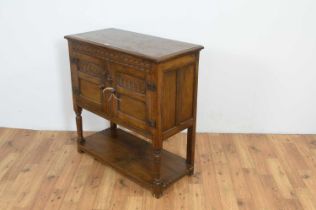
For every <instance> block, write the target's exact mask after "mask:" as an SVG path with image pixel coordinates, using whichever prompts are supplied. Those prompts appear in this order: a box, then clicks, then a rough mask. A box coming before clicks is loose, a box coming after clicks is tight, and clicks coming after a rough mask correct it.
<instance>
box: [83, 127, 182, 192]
mask: <svg viewBox="0 0 316 210" xmlns="http://www.w3.org/2000/svg"><path fill="white" fill-rule="evenodd" d="M85 140H86V141H85V143H83V144H81V145H79V149H80V150H82V151H84V152H87V153H89V154H91V155H92V156H94V157H95V158H96V159H98V160H100V161H101V162H103V163H106V164H108V165H110V166H112V167H113V168H114V169H116V170H117V171H119V172H121V173H122V174H123V175H125V176H127V177H128V178H130V179H132V180H134V181H136V182H137V183H139V184H141V185H142V186H144V187H147V188H152V186H153V181H154V174H153V164H154V162H153V149H152V145H151V144H150V143H149V142H146V141H144V140H142V139H140V138H138V137H136V136H134V135H132V134H129V133H127V132H125V131H123V130H121V129H116V130H114V131H112V130H110V129H106V130H103V131H101V132H98V133H95V134H93V135H91V136H88V137H86V138H85ZM160 173H161V180H162V183H163V184H162V186H163V188H165V187H167V186H169V185H170V184H172V183H173V182H175V181H176V180H178V179H180V178H181V177H183V176H184V175H186V174H187V173H188V171H187V165H186V160H185V159H184V158H182V157H180V156H178V155H175V154H173V153H171V152H168V151H166V150H162V153H161V172H160Z"/></svg>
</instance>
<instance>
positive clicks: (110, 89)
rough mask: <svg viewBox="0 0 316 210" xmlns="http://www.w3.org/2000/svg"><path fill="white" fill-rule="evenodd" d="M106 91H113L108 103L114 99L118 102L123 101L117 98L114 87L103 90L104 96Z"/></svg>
mask: <svg viewBox="0 0 316 210" xmlns="http://www.w3.org/2000/svg"><path fill="white" fill-rule="evenodd" d="M106 91H111V95H110V97H109V98H108V101H110V100H112V98H114V99H115V100H117V101H121V99H119V98H118V97H117V96H116V90H115V88H113V87H106V88H104V89H103V90H102V93H103V94H104V93H105V92H106Z"/></svg>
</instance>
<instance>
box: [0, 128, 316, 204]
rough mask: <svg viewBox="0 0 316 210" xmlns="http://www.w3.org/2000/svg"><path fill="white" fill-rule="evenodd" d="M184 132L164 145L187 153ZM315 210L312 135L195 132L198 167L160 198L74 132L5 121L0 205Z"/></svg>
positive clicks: (0, 139)
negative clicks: (100, 158)
mask: <svg viewBox="0 0 316 210" xmlns="http://www.w3.org/2000/svg"><path fill="white" fill-rule="evenodd" d="M185 146H186V141H185V135H184V134H178V135H176V136H174V137H172V138H170V139H169V140H167V141H166V142H165V143H164V147H165V148H166V149H168V150H170V151H172V152H175V153H178V154H179V155H182V156H183V157H184V156H185ZM9 209H14V210H22V209H36V210H37V209H39V210H42V209H54V210H55V209H65V210H70V209H75V210H79V209H83V210H91V209H94V210H108V209H114V210H116V209H117V210H125V209H131V210H142V209H144V210H180V209H188V210H195V209H196V210H203V209H210V210H215V209H216V210H219V209H225V210H226V209H251V210H257V209H267V210H270V209H271V210H272V209H282V210H283V209H284V210H285V209H308V210H311V209H316V136H315V135H242V134H198V136H197V145H196V170H195V174H194V176H192V177H184V178H183V179H181V180H180V181H178V182H177V183H175V184H174V185H173V186H171V187H170V188H169V189H167V190H166V191H165V193H164V196H163V197H162V198H161V199H155V198H153V197H152V195H151V193H150V192H149V191H147V190H146V189H143V188H141V187H140V186H138V185H137V184H135V183H134V182H132V181H129V180H128V179H126V178H125V177H123V176H121V175H120V174H119V173H117V172H115V171H114V170H113V169H111V168H110V167H107V166H105V165H102V164H100V163H99V162H97V161H96V160H94V159H93V158H92V157H91V156H89V155H87V154H79V153H77V149H76V141H75V133H74V132H53V131H34V130H23V129H8V128H0V210H9Z"/></svg>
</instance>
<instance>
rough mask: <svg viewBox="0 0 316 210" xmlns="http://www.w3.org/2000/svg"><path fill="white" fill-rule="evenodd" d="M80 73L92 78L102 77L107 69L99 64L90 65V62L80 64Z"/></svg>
mask: <svg viewBox="0 0 316 210" xmlns="http://www.w3.org/2000/svg"><path fill="white" fill-rule="evenodd" d="M78 67H79V71H81V72H84V73H87V74H89V75H92V76H100V75H102V74H104V71H105V69H104V68H103V67H102V66H100V65H97V64H94V63H90V62H82V61H80V62H79V65H78Z"/></svg>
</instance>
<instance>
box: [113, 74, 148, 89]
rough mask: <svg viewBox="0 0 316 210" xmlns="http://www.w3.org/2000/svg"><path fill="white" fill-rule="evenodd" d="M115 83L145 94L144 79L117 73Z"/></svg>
mask: <svg viewBox="0 0 316 210" xmlns="http://www.w3.org/2000/svg"><path fill="white" fill-rule="evenodd" d="M116 83H117V84H118V85H119V86H120V87H122V88H125V89H128V90H131V91H133V92H138V93H141V94H145V91H146V88H145V81H144V80H141V79H138V78H136V77H131V76H129V75H126V74H120V73H119V74H117V76H116Z"/></svg>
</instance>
